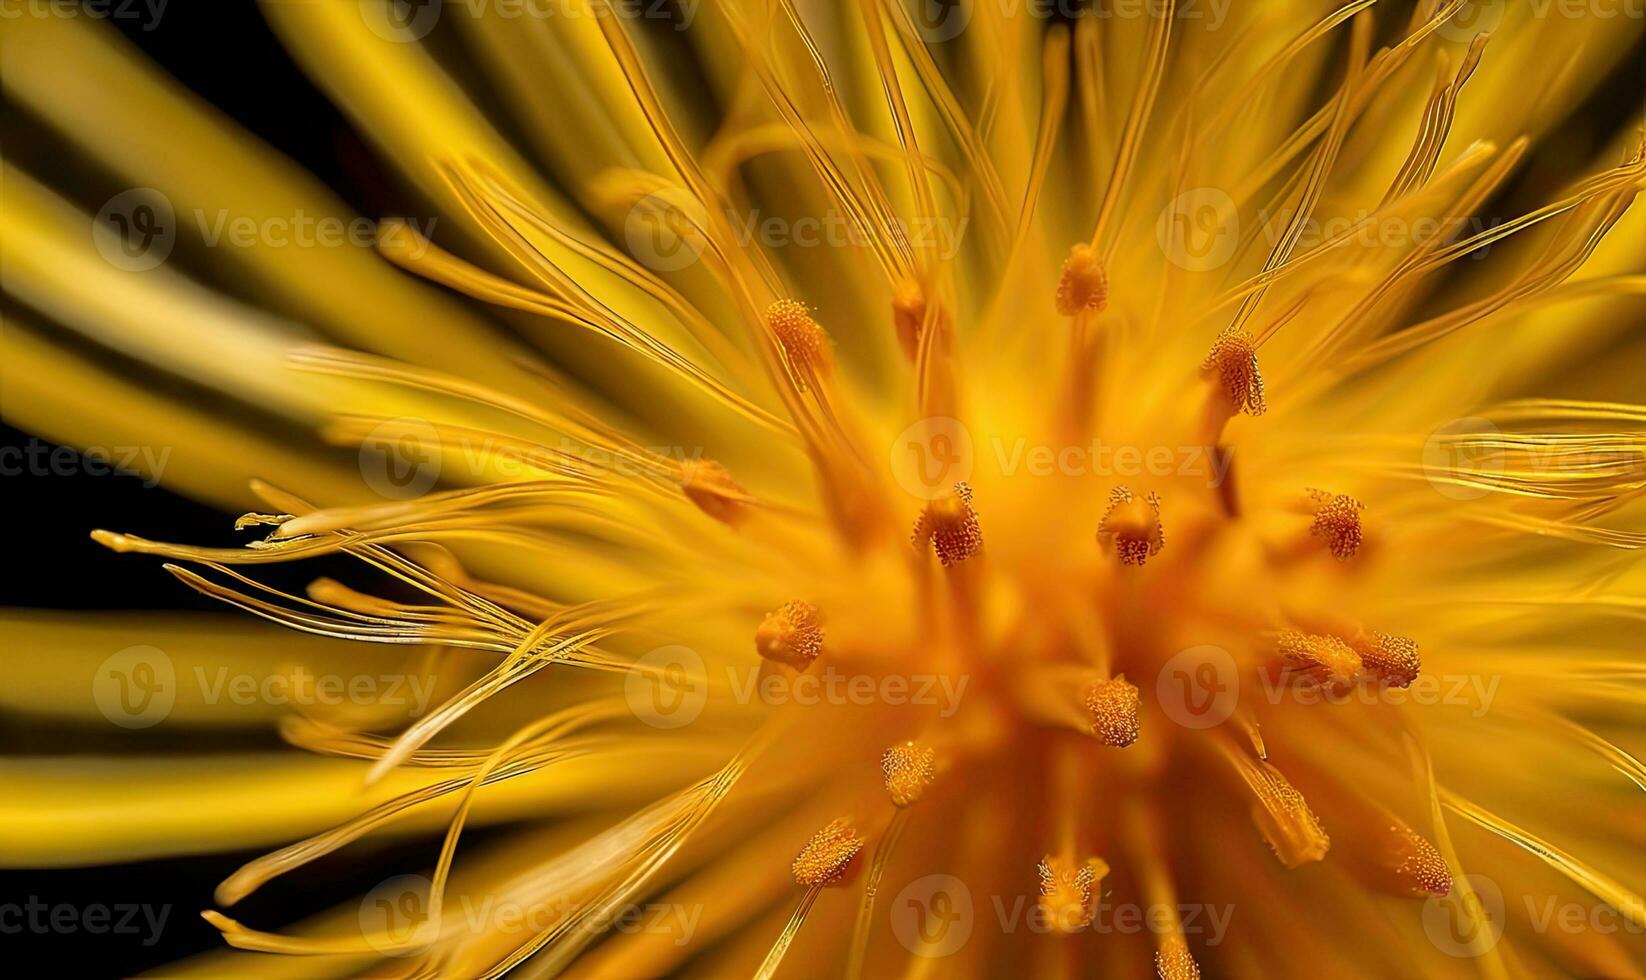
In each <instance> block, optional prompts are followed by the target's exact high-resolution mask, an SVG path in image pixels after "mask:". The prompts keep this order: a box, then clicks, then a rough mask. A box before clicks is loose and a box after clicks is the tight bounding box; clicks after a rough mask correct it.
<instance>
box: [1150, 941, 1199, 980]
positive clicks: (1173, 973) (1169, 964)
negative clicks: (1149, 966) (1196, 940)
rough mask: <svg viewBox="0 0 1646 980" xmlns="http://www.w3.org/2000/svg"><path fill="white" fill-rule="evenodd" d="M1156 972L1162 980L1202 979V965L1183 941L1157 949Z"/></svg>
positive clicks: (1155, 955) (1155, 958) (1155, 956)
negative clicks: (1195, 959) (1196, 960)
mask: <svg viewBox="0 0 1646 980" xmlns="http://www.w3.org/2000/svg"><path fill="white" fill-rule="evenodd" d="M1154 972H1155V974H1156V975H1157V976H1159V977H1160V980H1200V965H1199V964H1197V963H1196V962H1195V961H1194V957H1193V956H1192V955H1190V953H1189V949H1188V947H1187V946H1184V945H1183V943H1182V942H1181V941H1179V942H1176V943H1173V944H1172V945H1170V946H1167V947H1166V948H1165V949H1161V950H1156V951H1155V954H1154Z"/></svg>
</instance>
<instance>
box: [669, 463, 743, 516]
mask: <svg viewBox="0 0 1646 980" xmlns="http://www.w3.org/2000/svg"><path fill="white" fill-rule="evenodd" d="M680 490H681V492H682V493H684V494H685V495H686V499H687V500H690V501H691V502H692V503H694V504H696V505H697V506H698V509H699V510H701V511H703V513H705V514H707V515H709V516H710V517H712V518H714V519H715V520H717V521H720V522H721V523H722V524H730V525H733V526H735V525H737V524H738V523H740V522H741V521H742V520H743V518H744V517H746V516H748V508H749V495H748V493H747V492H746V491H745V490H744V489H743V488H742V487H741V486H740V485H738V482H737V481H736V480H734V479H732V475H731V474H730V473H728V472H726V468H725V467H724V466H721V465H720V464H719V463H717V462H715V461H714V460H712V459H688V460H685V461H684V462H682V463H681V464H680Z"/></svg>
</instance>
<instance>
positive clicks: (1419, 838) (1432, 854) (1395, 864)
mask: <svg viewBox="0 0 1646 980" xmlns="http://www.w3.org/2000/svg"><path fill="white" fill-rule="evenodd" d="M1389 832H1390V836H1391V841H1392V844H1391V846H1390V848H1389V853H1388V855H1387V858H1388V860H1389V862H1390V864H1391V868H1392V870H1393V871H1394V874H1395V879H1396V881H1397V882H1398V883H1399V885H1400V887H1401V888H1402V889H1403V890H1405V891H1406V892H1407V894H1409V895H1411V896H1412V897H1414V898H1425V897H1427V896H1429V895H1445V894H1446V893H1447V892H1450V891H1451V890H1452V870H1451V869H1450V868H1448V867H1447V866H1446V859H1445V858H1443V857H1441V856H1440V851H1439V850H1438V849H1437V848H1436V847H1435V846H1434V845H1433V844H1431V843H1429V841H1428V839H1427V838H1425V837H1424V836H1423V835H1422V834H1419V833H1418V832H1417V831H1415V830H1413V829H1412V828H1410V827H1407V826H1405V825H1404V824H1396V825H1395V826H1393V827H1391V828H1390V829H1389Z"/></svg>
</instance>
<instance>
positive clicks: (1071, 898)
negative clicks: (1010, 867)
mask: <svg viewBox="0 0 1646 980" xmlns="http://www.w3.org/2000/svg"><path fill="white" fill-rule="evenodd" d="M1038 870H1039V872H1040V908H1041V910H1042V911H1043V912H1044V913H1045V914H1046V918H1047V919H1048V920H1049V921H1050V922H1051V925H1052V928H1054V929H1056V930H1057V931H1059V932H1064V933H1072V932H1078V931H1079V930H1081V929H1084V928H1086V927H1087V926H1088V925H1091V922H1092V916H1093V915H1094V914H1095V913H1096V911H1097V909H1096V905H1095V903H1094V902H1093V901H1092V893H1093V892H1094V890H1095V886H1096V884H1097V883H1098V882H1099V881H1102V880H1103V877H1104V876H1105V875H1107V874H1108V873H1109V866H1108V864H1106V863H1105V862H1104V861H1103V860H1102V859H1101V858H1097V857H1089V858H1087V859H1086V860H1085V861H1083V862H1081V863H1080V864H1076V863H1075V860H1074V858H1072V857H1068V856H1062V855H1059V856H1054V855H1051V854H1048V855H1046V857H1045V858H1043V859H1042V860H1041V862H1040V867H1039V868H1038Z"/></svg>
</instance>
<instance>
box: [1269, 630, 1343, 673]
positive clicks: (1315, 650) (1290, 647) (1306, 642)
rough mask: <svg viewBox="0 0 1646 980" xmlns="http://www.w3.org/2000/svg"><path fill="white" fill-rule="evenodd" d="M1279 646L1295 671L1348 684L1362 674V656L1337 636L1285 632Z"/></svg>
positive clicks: (1281, 635)
mask: <svg viewBox="0 0 1646 980" xmlns="http://www.w3.org/2000/svg"><path fill="white" fill-rule="evenodd" d="M1277 646H1279V648H1280V655H1281V657H1283V658H1284V659H1285V660H1286V662H1287V664H1288V665H1289V666H1290V667H1292V668H1293V669H1295V670H1299V671H1303V672H1307V673H1312V674H1318V675H1323V676H1324V677H1325V678H1327V679H1328V680H1330V681H1332V682H1333V683H1337V684H1348V683H1350V682H1352V681H1353V680H1354V679H1355V678H1356V677H1358V676H1359V675H1360V671H1361V667H1362V662H1361V659H1360V654H1358V653H1356V652H1355V651H1354V648H1353V647H1350V646H1349V644H1347V643H1344V642H1343V641H1342V640H1340V639H1338V638H1337V637H1335V636H1328V635H1325V634H1318V633H1304V632H1302V631H1301V630H1294V629H1288V630H1282V631H1281V633H1280V637H1279V639H1278V641H1277Z"/></svg>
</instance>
